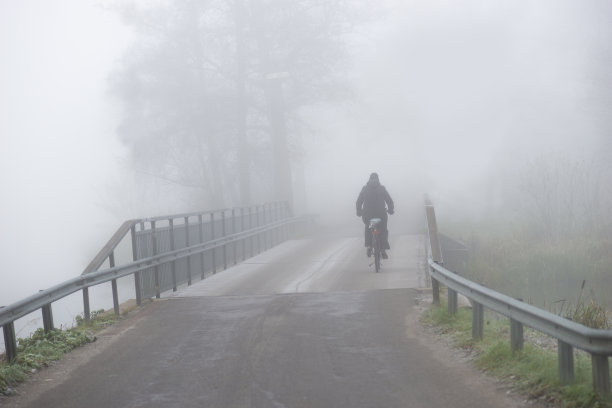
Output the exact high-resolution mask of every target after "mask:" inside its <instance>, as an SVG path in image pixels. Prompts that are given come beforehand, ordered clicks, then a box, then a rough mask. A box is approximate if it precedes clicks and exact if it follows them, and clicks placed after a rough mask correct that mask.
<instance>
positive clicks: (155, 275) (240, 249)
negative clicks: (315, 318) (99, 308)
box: [0, 203, 312, 361]
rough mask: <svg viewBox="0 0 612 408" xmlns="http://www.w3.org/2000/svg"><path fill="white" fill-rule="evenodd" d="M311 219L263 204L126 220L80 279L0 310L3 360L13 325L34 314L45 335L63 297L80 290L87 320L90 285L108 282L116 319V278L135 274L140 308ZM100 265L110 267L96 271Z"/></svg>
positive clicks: (11, 345)
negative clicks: (120, 259)
mask: <svg viewBox="0 0 612 408" xmlns="http://www.w3.org/2000/svg"><path fill="white" fill-rule="evenodd" d="M311 220H312V216H302V217H293V216H292V215H291V211H290V209H289V207H288V205H287V203H270V204H264V205H261V206H254V207H247V208H234V209H226V210H217V211H209V212H203V213H189V214H179V215H171V216H164V217H155V218H146V219H140V220H129V221H126V222H124V223H123V225H121V227H120V228H119V229H118V230H117V232H116V233H115V234H114V235H113V236H112V238H111V239H110V240H109V241H108V243H107V244H106V245H105V246H104V247H103V248H102V250H100V252H99V253H98V254H97V255H96V256H95V257H94V259H93V260H92V261H91V263H90V264H89V265H88V266H87V267H86V268H85V270H84V272H83V273H82V274H81V275H80V276H78V277H75V278H73V279H70V280H68V281H66V282H63V283H61V284H59V285H56V286H54V287H51V288H49V289H46V290H43V291H40V292H39V293H37V294H35V295H32V296H30V297H28V298H25V299H23V300H20V301H18V302H15V303H13V304H11V305H9V306H7V307H3V308H0V325H1V326H2V328H3V333H4V344H5V351H6V357H7V360H8V361H13V360H14V359H15V357H16V356H17V345H16V336H15V327H14V322H15V320H17V319H19V318H21V317H23V316H26V315H28V314H30V313H32V312H35V311H36V310H39V309H40V310H41V311H42V318H43V327H44V330H45V331H49V330H52V329H53V328H54V325H53V313H52V308H51V305H52V303H53V302H55V301H58V300H60V299H62V298H64V297H66V296H68V295H70V294H73V293H75V292H77V291H82V292H83V316H84V320H85V321H89V319H90V302H89V288H90V287H92V286H96V285H100V284H102V283H106V282H111V285H112V293H113V308H114V312H115V314H116V315H119V300H118V299H119V296H118V290H117V279H119V278H122V277H125V276H129V275H133V276H134V284H135V294H136V303H137V304H138V305H140V304H141V302H142V299H146V298H151V297H153V296H155V297H157V298H159V297H160V294H161V292H164V291H166V290H170V289H172V290H174V291H176V290H177V286H178V285H181V284H185V283H186V284H188V285H191V282H192V277H193V275H194V272H197V276H199V277H200V279H204V278H205V276H206V273H207V272H208V273H209V274H215V273H216V272H217V269H218V268H220V267H223V269H225V268H227V266H228V262H233V263H234V264H236V263H237V262H238V261H239V260H240V259H242V260H245V259H246V258H248V257H251V256H254V255H255V254H256V253H260V252H261V251H262V250H266V249H269V248H271V247H272V246H274V245H277V244H278V243H280V242H282V241H284V240H286V239H288V237H289V235H290V234H291V233H292V232H293V231H294V230H295V228H296V226H298V225H299V224H301V223H309V222H310V221H311ZM179 221H180V224H179ZM128 236H129V237H130V238H131V242H130V243H131V249H132V259H133V260H132V262H127V263H125V264H124V265H121V266H117V265H115V251H116V250H117V248H118V246H119V245H120V244H121V243H122V242H124V240H125V239H126V238H127V237H128ZM107 262H108V266H109V267H108V268H106V269H101V270H100V268H101V267H102V265H104V264H105V263H107Z"/></svg>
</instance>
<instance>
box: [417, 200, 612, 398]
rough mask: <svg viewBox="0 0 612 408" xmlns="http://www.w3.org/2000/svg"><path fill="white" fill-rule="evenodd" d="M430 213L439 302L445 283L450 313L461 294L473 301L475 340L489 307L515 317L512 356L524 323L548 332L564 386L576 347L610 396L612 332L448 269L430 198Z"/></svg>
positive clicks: (431, 266)
mask: <svg viewBox="0 0 612 408" xmlns="http://www.w3.org/2000/svg"><path fill="white" fill-rule="evenodd" d="M425 210H426V211H425V213H426V217H427V226H428V237H429V239H428V242H429V252H428V264H429V272H430V276H431V278H432V290H433V299H434V303H436V304H439V303H440V284H442V285H445V286H446V287H447V289H448V311H449V313H450V314H455V313H456V312H457V293H461V294H462V295H464V296H465V297H467V298H468V299H469V300H470V301H471V303H472V337H473V338H474V339H475V340H480V339H482V337H483V328H484V308H485V307H486V308H488V309H490V310H492V311H494V312H497V313H499V314H501V315H504V316H506V317H508V318H509V319H510V347H511V350H512V352H515V351H518V350H521V349H522V348H523V325H526V326H529V327H531V328H533V329H535V330H538V331H540V332H543V333H546V334H548V335H550V336H552V337H554V338H556V339H557V341H558V359H559V378H560V380H561V383H563V384H569V383H572V382H573V380H574V347H575V348H578V349H580V350H584V351H586V352H588V353H590V354H591V363H592V368H593V369H592V372H593V389H594V391H595V392H596V393H599V394H601V395H606V396H609V395H610V366H609V361H608V357H609V356H611V355H612V330H596V329H591V328H588V327H585V326H583V325H580V324H578V323H575V322H573V321H571V320H568V319H564V318H562V317H560V316H557V315H555V314H553V313H550V312H547V311H545V310H542V309H538V308H537V307H534V306H531V305H529V304H526V303H524V302H522V301H520V300H517V299H513V298H511V297H509V296H506V295H504V294H501V293H499V292H495V291H494V290H491V289H488V288H486V287H484V286H482V285H479V284H477V283H475V282H472V281H470V280H468V279H465V278H462V277H461V276H459V275H457V274H456V273H454V272H452V271H449V270H448V269H445V268H444V267H443V260H442V250H441V248H440V244H439V240H438V228H437V222H436V218H435V210H434V207H433V204H432V203H431V202H430V201H428V200H426V202H425Z"/></svg>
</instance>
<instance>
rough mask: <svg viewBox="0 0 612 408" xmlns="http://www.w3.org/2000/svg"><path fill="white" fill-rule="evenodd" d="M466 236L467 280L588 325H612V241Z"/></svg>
mask: <svg viewBox="0 0 612 408" xmlns="http://www.w3.org/2000/svg"><path fill="white" fill-rule="evenodd" d="M464 241H465V242H466V243H468V245H469V248H470V259H469V261H468V262H467V267H466V271H465V272H464V274H465V275H466V277H467V278H468V279H471V280H474V281H476V282H479V283H481V284H483V285H485V286H487V287H490V288H492V289H494V290H496V291H498V292H501V293H504V294H507V295H509V296H512V297H515V298H519V299H522V300H524V301H526V302H528V303H530V304H533V305H535V306H538V307H542V308H545V309H548V310H551V311H554V312H556V313H558V314H562V315H564V316H565V317H569V318H571V319H572V320H575V321H577V322H581V323H582V324H585V325H587V326H590V327H596V328H609V327H610V316H609V313H608V310H611V309H612V296H609V293H610V292H612V241H610V240H607V239H600V240H595V239H586V238H576V237H574V238H566V239H564V240H559V241H557V242H554V243H552V242H549V241H538V240H534V239H531V238H529V236H528V235H526V234H521V233H517V232H505V233H504V232H501V231H497V232H496V233H480V234H472V235H471V236H470V237H469V238H467V239H464ZM585 283H586V286H585ZM559 309H562V310H559Z"/></svg>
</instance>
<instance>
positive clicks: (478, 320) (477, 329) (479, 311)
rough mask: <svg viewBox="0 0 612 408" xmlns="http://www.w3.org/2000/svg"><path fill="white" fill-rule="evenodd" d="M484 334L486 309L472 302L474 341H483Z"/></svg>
mask: <svg viewBox="0 0 612 408" xmlns="http://www.w3.org/2000/svg"><path fill="white" fill-rule="evenodd" d="M483 334H484V307H483V306H482V305H481V304H480V303H478V302H474V301H472V339H474V340H482V337H483Z"/></svg>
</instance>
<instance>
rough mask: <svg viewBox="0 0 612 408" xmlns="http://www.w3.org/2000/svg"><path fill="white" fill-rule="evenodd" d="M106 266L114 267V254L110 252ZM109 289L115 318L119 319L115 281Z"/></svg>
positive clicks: (114, 280) (115, 280)
mask: <svg viewBox="0 0 612 408" xmlns="http://www.w3.org/2000/svg"><path fill="white" fill-rule="evenodd" d="M108 264H109V266H110V267H111V268H114V267H115V252H114V251H111V253H110V254H109V255H108ZM111 287H112V288H113V309H114V310H115V316H117V317H119V293H118V291H117V279H113V280H112V281H111Z"/></svg>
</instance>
